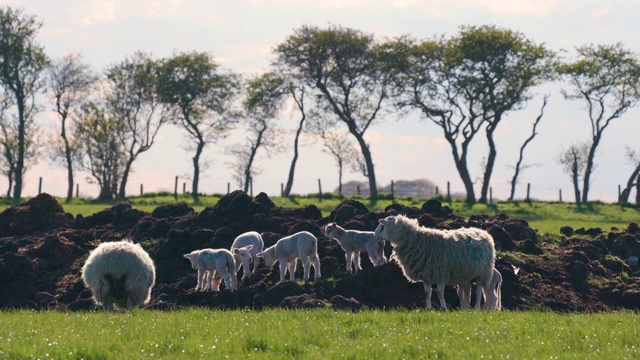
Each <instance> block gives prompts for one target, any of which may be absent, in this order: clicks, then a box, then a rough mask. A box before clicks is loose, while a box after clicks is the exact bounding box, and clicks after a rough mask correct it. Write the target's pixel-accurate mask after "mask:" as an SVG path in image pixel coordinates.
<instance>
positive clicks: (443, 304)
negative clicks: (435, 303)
mask: <svg viewBox="0 0 640 360" xmlns="http://www.w3.org/2000/svg"><path fill="white" fill-rule="evenodd" d="M436 291H437V292H438V299H439V300H440V310H447V303H446V302H445V301H444V283H438V285H437V286H436Z"/></svg>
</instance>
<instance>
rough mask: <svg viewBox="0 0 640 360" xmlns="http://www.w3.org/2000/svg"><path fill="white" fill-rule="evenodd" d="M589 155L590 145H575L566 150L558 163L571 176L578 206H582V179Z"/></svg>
mask: <svg viewBox="0 0 640 360" xmlns="http://www.w3.org/2000/svg"><path fill="white" fill-rule="evenodd" d="M588 154H589V144H574V145H571V146H569V148H568V149H567V150H564V151H563V152H562V153H561V154H560V156H559V157H558V162H559V163H560V164H561V165H562V167H563V168H562V169H563V171H564V172H565V173H566V174H568V175H569V176H571V183H572V184H573V192H574V194H575V197H576V205H578V206H580V205H581V199H582V198H581V197H580V177H581V176H582V172H583V171H584V168H585V167H586V164H587V157H588Z"/></svg>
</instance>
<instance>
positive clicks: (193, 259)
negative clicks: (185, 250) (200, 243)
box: [182, 250, 200, 269]
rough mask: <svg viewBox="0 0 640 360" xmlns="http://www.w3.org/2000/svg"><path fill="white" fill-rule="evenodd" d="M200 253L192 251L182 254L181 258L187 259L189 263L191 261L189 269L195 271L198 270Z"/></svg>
mask: <svg viewBox="0 0 640 360" xmlns="http://www.w3.org/2000/svg"><path fill="white" fill-rule="evenodd" d="M199 252H200V250H193V251H192V252H190V253H189V254H184V255H182V257H184V258H187V259H189V261H191V267H192V268H193V269H197V268H198V262H197V259H198V253H199Z"/></svg>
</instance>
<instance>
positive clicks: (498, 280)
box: [457, 268, 502, 310]
mask: <svg viewBox="0 0 640 360" xmlns="http://www.w3.org/2000/svg"><path fill="white" fill-rule="evenodd" d="M491 289H493V291H494V293H495V301H496V304H495V305H492V304H489V303H488V302H486V301H485V304H484V306H483V308H484V309H492V308H495V309H496V310H502V274H500V272H499V271H498V269H496V268H493V275H492V276H491ZM457 292H458V297H459V298H460V308H461V309H466V308H468V307H469V306H470V305H471V283H468V284H466V285H458V291H457Z"/></svg>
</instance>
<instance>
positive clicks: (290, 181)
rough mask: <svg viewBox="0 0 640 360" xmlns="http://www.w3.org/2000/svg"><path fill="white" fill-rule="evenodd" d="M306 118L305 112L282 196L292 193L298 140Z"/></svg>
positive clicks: (294, 145) (294, 144)
mask: <svg viewBox="0 0 640 360" xmlns="http://www.w3.org/2000/svg"><path fill="white" fill-rule="evenodd" d="M305 118H306V116H305V115H304V114H303V115H302V119H300V125H299V126H298V131H296V137H295V139H294V141H293V159H291V166H290V167H289V178H288V179H287V185H286V186H285V188H284V191H283V192H282V196H289V195H290V194H291V189H292V188H293V175H294V173H295V171H296V162H298V140H299V138H300V133H302V127H303V125H304V121H305Z"/></svg>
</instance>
